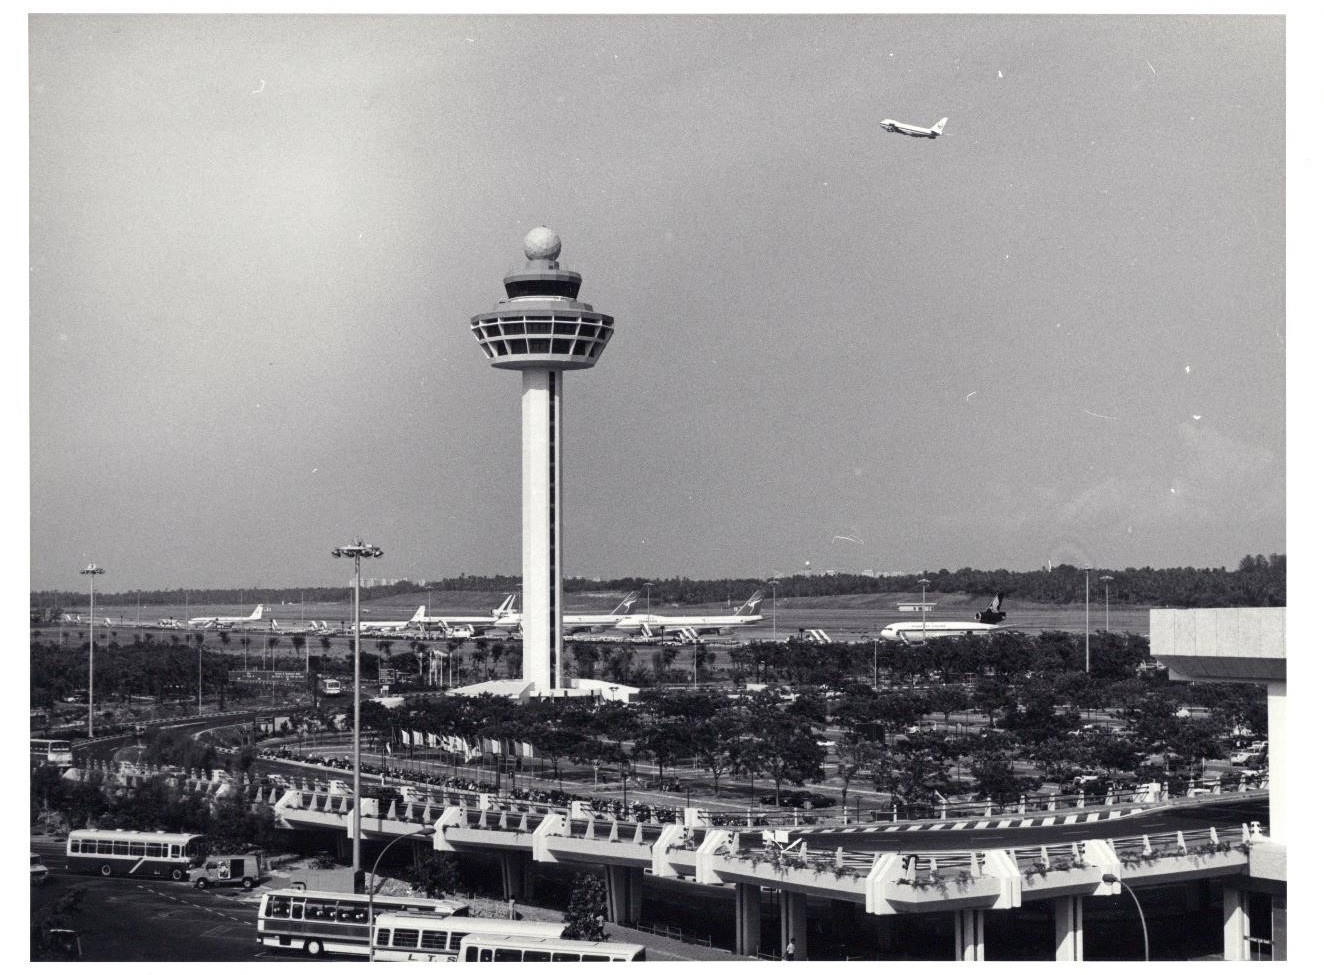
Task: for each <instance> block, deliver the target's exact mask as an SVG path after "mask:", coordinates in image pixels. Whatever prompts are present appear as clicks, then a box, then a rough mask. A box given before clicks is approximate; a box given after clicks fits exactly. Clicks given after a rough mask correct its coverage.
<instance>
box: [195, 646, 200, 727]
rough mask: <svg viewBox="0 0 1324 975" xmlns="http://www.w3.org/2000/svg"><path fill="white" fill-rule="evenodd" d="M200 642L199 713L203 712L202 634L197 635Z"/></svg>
mask: <svg viewBox="0 0 1324 975" xmlns="http://www.w3.org/2000/svg"><path fill="white" fill-rule="evenodd" d="M197 637H198V638H197V640H196V641H195V642H196V643H197V644H198V714H201V713H202V634H201V633H199V634H198V635H197Z"/></svg>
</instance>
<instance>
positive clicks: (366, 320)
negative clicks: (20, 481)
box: [27, 14, 1287, 591]
mask: <svg viewBox="0 0 1324 975" xmlns="http://www.w3.org/2000/svg"><path fill="white" fill-rule="evenodd" d="M28 28H29V29H28V37H27V41H28V59H29V60H28V79H27V80H28V85H29V91H28V95H29V97H28V104H27V111H28V122H29V159H28V166H29V173H28V181H29V200H28V206H29V227H28V230H29V254H28V259H29V266H30V272H29V276H28V282H27V286H28V289H29V291H28V299H29V309H28V311H29V329H28V403H27V407H28V411H29V416H28V419H29V448H30V452H29V494H30V497H29V505H30V552H31V556H30V562H31V564H30V585H31V588H33V589H39V590H40V589H78V588H81V585H82V581H81V578H80V577H79V576H78V569H79V568H81V567H82V566H83V565H85V564H86V563H88V562H96V563H98V564H99V565H102V566H104V567H105V568H106V570H107V573H106V575H105V576H102V577H101V579H100V580H99V581H98V588H99V589H101V588H104V589H106V590H107V591H130V590H133V589H155V588H176V587H184V588H189V587H195V588H201V587H228V586H233V587H241V586H246V587H256V586H266V587H274V586H300V585H310V586H312V585H338V584H341V583H343V582H345V581H346V573H347V571H348V570H347V567H346V564H345V563H344V562H337V561H336V560H334V559H332V558H331V555H330V550H331V549H332V548H333V547H335V546H337V545H342V544H345V543H347V542H349V541H350V540H351V539H353V538H354V537H355V536H358V535H361V536H362V537H363V538H364V539H365V540H367V541H368V542H371V543H375V544H377V545H379V546H381V547H382V548H383V549H384V550H385V552H386V556H385V557H384V558H383V559H381V560H380V562H374V563H373V564H372V566H371V570H370V571H371V572H372V573H373V574H375V575H380V576H382V577H386V578H409V579H438V578H442V577H447V576H457V575H460V574H461V573H468V574H474V575H486V574H494V573H501V574H518V572H519V570H520V501H519V489H520V470H519V464H520V448H519V435H520V430H519V378H518V377H517V376H516V375H514V374H512V373H510V372H507V371H504V370H497V369H492V368H491V367H489V366H488V365H487V363H486V360H485V358H484V356H483V354H482V352H481V350H480V349H479V348H478V345H477V342H476V341H475V340H474V338H473V337H472V336H471V334H470V333H469V319H470V317H471V316H473V315H475V314H478V313H480V312H485V311H488V310H490V309H491V308H492V306H493V305H494V304H495V302H496V301H497V300H498V299H499V298H501V297H503V295H504V292H503V290H502V284H501V279H502V277H503V276H504V275H505V274H507V273H509V272H510V271H511V270H515V269H518V268H520V267H522V265H523V255H522V251H521V242H522V240H523V237H524V235H525V233H526V232H527V231H528V230H529V229H531V228H533V227H535V226H540V225H545V226H548V227H551V228H553V229H554V230H555V231H556V232H557V233H558V234H559V235H560V237H561V239H562V242H563V248H562V252H561V258H560V260H561V264H562V266H563V267H568V268H571V269H573V270H575V271H578V272H579V273H580V274H582V275H583V278H584V283H583V288H582V290H581V294H580V297H581V298H582V299H583V300H586V301H588V302H589V303H590V304H592V305H593V307H594V308H595V309H596V310H598V311H602V312H606V313H607V314H610V315H612V316H614V317H615V320H616V331H615V335H614V337H613V339H612V341H611V344H610V345H609V346H608V348H607V350H606V351H605V353H604V354H603V356H602V358H601V360H600V361H599V363H598V365H597V366H596V367H595V368H594V369H592V370H589V371H585V372H573V373H568V374H567V375H566V378H565V383H564V395H565V401H564V412H565V420H564V454H563V457H564V522H565V523H564V537H565V543H564V568H565V572H566V573H567V574H569V575H578V576H590V577H603V578H614V577H620V576H642V577H653V578H664V577H670V576H689V577H691V578H714V577H723V576H760V575H763V576H771V575H773V574H775V573H782V574H789V573H794V572H797V571H804V570H806V569H808V570H809V571H813V572H818V571H824V570H838V571H848V572H861V571H932V570H936V569H938V568H951V569H956V568H960V567H963V566H973V567H977V568H1010V569H1016V570H1027V569H1035V568H1038V567H1040V566H1044V565H1047V564H1049V563H1053V564H1060V563H1062V562H1071V563H1073V564H1076V565H1094V566H1100V567H1106V568H1124V567H1128V566H1145V565H1151V566H1156V567H1159V566H1182V565H1195V566H1223V565H1226V566H1230V567H1234V566H1235V565H1236V563H1237V561H1238V560H1239V559H1240V558H1241V556H1243V555H1245V554H1248V553H1264V554H1268V553H1270V552H1285V551H1286V547H1287V514H1286V512H1287V491H1286V470H1287V463H1286V456H1287V450H1286V443H1287V440H1286V429H1287V409H1286V375H1287V344H1286V293H1285V287H1286V285H1285V281H1286V267H1287V247H1286V236H1285V234H1286V229H1285V206H1284V199H1285V183H1286V180H1285V173H1286V146H1287V143H1286V97H1285V85H1286V80H1285V67H1284V62H1285V56H1284V53H1285V44H1286V42H1287V30H1286V27H1285V22H1284V20H1283V18H1282V17H1262V16H1231V17H1227V16H1224V17H1208V16H1169V17H1150V16H1095V17H1068V16H1060V15H1049V16H1025V15H1000V16H972V15H961V16H918V15H891V16H881V15H880V16H862V15H861V16H844V15H839V16H743V17H708V16H653V17H598V16H566V15H557V16H542V17H534V16H504V17H493V16H420V15H412V16H381V17H378V16H353V17H349V16H330V15H323V16H308V15H305V16H240V15H233V16H184V15H176V16H163V15H120V16H105V15H93V14H67V15H53V14H39V15H36V16H34V17H32V18H31V19H30V20H29V22H28ZM944 116H945V117H947V118H948V122H947V125H946V128H945V130H944V132H943V135H942V136H941V138H938V139H935V140H928V139H911V138H907V137H905V136H902V135H897V134H889V133H886V132H884V131H883V130H882V129H881V128H880V126H879V124H878V123H879V120H880V119H882V118H884V117H890V118H893V119H899V120H902V121H906V122H911V123H915V124H920V125H926V126H927V125H930V124H932V123H933V122H935V121H936V120H937V119H938V118H940V117H944Z"/></svg>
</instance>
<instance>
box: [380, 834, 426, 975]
mask: <svg viewBox="0 0 1324 975" xmlns="http://www.w3.org/2000/svg"><path fill="white" fill-rule="evenodd" d="M436 831H437V829H436V827H435V826H424V827H423V828H422V829H418V830H415V831H414V832H412V833H401V834H400V835H399V836H397V837H395V838H394V839H392V840H391V842H389V843H387V844H386V845H385V846H384V847H382V852H381V853H378V854H377V859H376V861H375V862H374V863H373V865H372V872H371V873H370V874H369V875H368V961H375V960H376V957H375V954H374V952H373V949H374V947H376V944H377V935H376V934H375V933H374V932H373V930H372V926H373V904H372V895H373V888H374V887H376V886H377V868H378V867H379V866H381V863H382V857H384V856H386V851H387V850H389V849H390V848H391V847H393V846H395V844H396V843H398V842H400V840H403V839H405V838H406V837H409V836H431V835H432V834H434V833H435V832H436Z"/></svg>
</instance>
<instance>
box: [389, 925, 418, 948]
mask: <svg viewBox="0 0 1324 975" xmlns="http://www.w3.org/2000/svg"><path fill="white" fill-rule="evenodd" d="M391 947H393V948H417V947H418V932H417V931H413V930H409V929H407V928H397V929H396V932H395V938H394V939H393V940H392V941H391Z"/></svg>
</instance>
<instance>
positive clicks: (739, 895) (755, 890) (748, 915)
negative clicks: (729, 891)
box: [736, 884, 763, 958]
mask: <svg viewBox="0 0 1324 975" xmlns="http://www.w3.org/2000/svg"><path fill="white" fill-rule="evenodd" d="M762 918H763V915H762V896H761V891H760V888H759V885H758V884H736V954H737V955H747V956H749V957H750V958H753V957H756V956H757V955H758V953H759V934H760V926H761V922H762Z"/></svg>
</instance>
